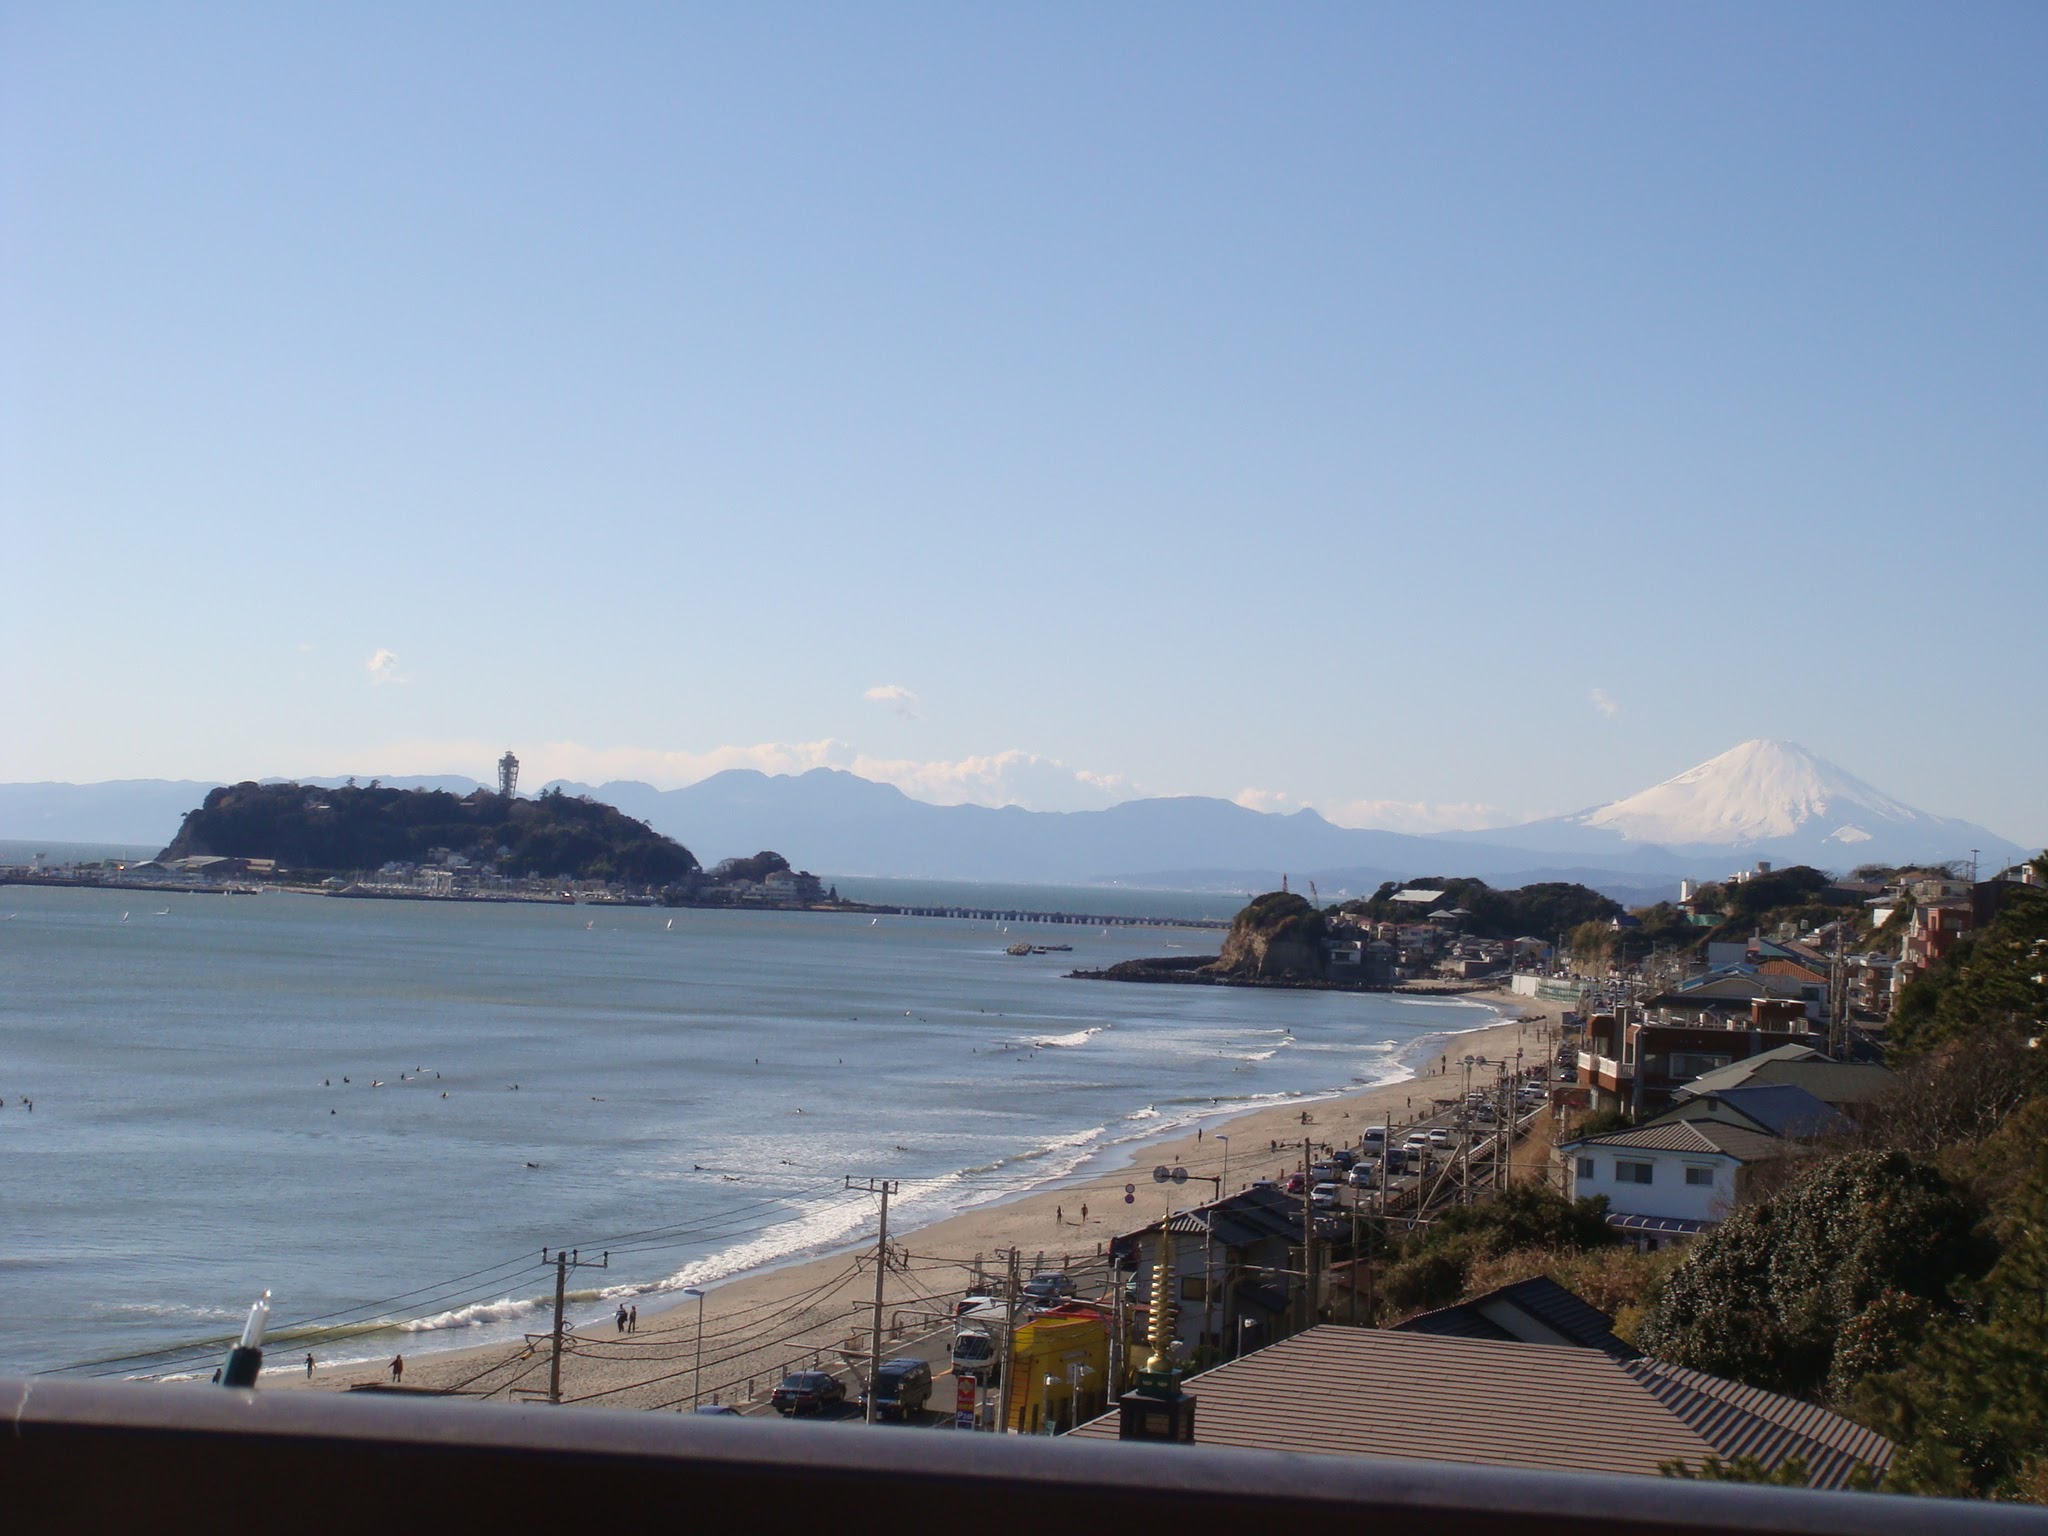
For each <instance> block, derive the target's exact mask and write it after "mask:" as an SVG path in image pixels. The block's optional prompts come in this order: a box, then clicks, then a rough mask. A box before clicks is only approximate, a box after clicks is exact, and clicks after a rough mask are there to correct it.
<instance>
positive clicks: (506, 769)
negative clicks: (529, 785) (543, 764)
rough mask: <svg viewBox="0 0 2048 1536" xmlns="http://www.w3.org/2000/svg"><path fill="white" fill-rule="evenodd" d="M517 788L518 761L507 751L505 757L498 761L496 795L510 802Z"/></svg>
mask: <svg viewBox="0 0 2048 1536" xmlns="http://www.w3.org/2000/svg"><path fill="white" fill-rule="evenodd" d="M518 788H519V759H518V758H516V757H514V756H513V755H512V753H511V751H510V749H507V751H506V753H505V755H504V756H503V757H501V758H499V759H498V793H499V794H501V795H503V796H504V797H505V798H506V799H507V800H510V799H511V798H512V796H513V793H514V792H515V791H516V790H517V789H518Z"/></svg>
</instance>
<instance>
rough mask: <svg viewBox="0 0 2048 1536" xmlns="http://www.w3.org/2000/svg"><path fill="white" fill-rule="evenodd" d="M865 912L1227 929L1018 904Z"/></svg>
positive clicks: (1222, 923) (1208, 922) (1193, 921)
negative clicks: (1028, 908) (1030, 909)
mask: <svg viewBox="0 0 2048 1536" xmlns="http://www.w3.org/2000/svg"><path fill="white" fill-rule="evenodd" d="M859 910H861V911H863V912H876V913H880V914H881V915H882V916H884V917H952V918H963V919H966V920H967V921H970V922H977V923H1069V924H1072V925H1073V926H1074V927H1076V928H1214V929H1227V928H1228V927H1229V926H1230V920H1229V919H1228V918H1221V917H1131V916H1128V915H1111V914H1091V913H1087V912H1026V911H1023V910H1021V909H1019V908H1016V907H882V906H875V905H873V904H871V903H863V904H862V905H861V907H860V909H859Z"/></svg>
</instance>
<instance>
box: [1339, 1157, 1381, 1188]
mask: <svg viewBox="0 0 2048 1536" xmlns="http://www.w3.org/2000/svg"><path fill="white" fill-rule="evenodd" d="M1347 1177H1348V1178H1349V1179H1350V1182H1351V1187H1352V1188H1353V1189H1374V1188H1377V1187H1378V1185H1379V1182H1380V1179H1379V1172H1378V1170H1376V1169H1375V1168H1374V1167H1373V1165H1372V1164H1371V1163H1354V1164H1353V1165H1352V1168H1351V1172H1350V1174H1349V1175H1347Z"/></svg>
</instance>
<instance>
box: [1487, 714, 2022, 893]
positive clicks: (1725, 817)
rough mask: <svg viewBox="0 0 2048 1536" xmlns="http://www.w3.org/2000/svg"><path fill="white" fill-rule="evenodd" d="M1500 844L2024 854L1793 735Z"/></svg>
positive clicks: (1764, 852)
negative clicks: (1878, 784) (1894, 792)
mask: <svg viewBox="0 0 2048 1536" xmlns="http://www.w3.org/2000/svg"><path fill="white" fill-rule="evenodd" d="M1486 836H1487V837H1488V838H1489V839H1490V840H1492V841H1495V842H1501V843H1519V844H1521V845H1522V846H1524V847H1529V848H1542V849H1546V850H1550V851H1555V852H1612V851H1614V850H1615V849H1617V848H1625V847H1629V846H1637V847H1657V848H1662V849H1665V850H1667V851H1669V852H1671V853H1676V854H1680V855H1686V856H1702V857H1708V856H1718V857H1719V858H1721V859H1723V860H1728V859H1731V858H1743V859H1746V858H1768V859H1772V860H1775V861H1777V862H1780V863H1799V864H1813V865H1817V866H1819V867H1821V868H1826V869H1835V870H1842V869H1847V868H1850V867H1851V866H1853V865H1857V864H1889V863H1909V862H1914V861H1918V860H1937V859H1967V858H1968V857H1969V856H1970V851H1971V850H1972V849H1976V850H1977V851H1978V854H1979V857H1980V859H1981V860H1983V861H1985V862H1987V863H1995V862H2003V861H2006V860H2011V859H2017V858H2019V857H2021V856H2022V854H2023V850H2021V849H2020V848H2019V847H2017V846H2016V845H2015V844H2013V843H2010V842H2007V841H2006V840H2005V839H2004V838H2002V837H2000V836H1999V835H1998V834H1997V833H1995V832H1990V831H1987V830H1986V829H1985V828H1983V827H1980V826H1977V825H1975V824H1974V823H1971V822H1967V821H1957V820H1954V819H1952V818H1949V817H1945V816H1932V815H1929V814H1928V813H1927V812H1925V811H1919V810H1915V809H1914V808H1913V807H1912V806H1910V805H1907V804H1905V803H1904V802H1902V801H1899V800H1894V799H1893V798H1892V797H1891V796H1890V795H1887V794H1885V793H1883V792H1882V791H1881V790H1877V789H1873V788H1872V787H1871V786H1870V785H1868V784H1866V783H1864V782H1863V781H1862V780H1861V779H1859V778H1857V777H1856V776H1855V775H1854V774H1851V773H1848V772H1846V771H1845V770H1843V769H1841V768H1838V767H1836V766H1835V765H1834V764H1833V763H1831V762H1829V761H1828V760H1827V759H1826V758H1823V757H1819V756H1816V755H1815V754H1814V753H1812V752H1809V751H1807V750H1806V748H1804V747H1802V746H1799V745H1797V744H1796V743H1793V742H1789V741H1767V740H1757V741H1745V742H1743V743H1742V744H1741V745H1740V746H1738V747H1731V748H1730V749H1729V750H1728V751H1726V752H1723V753H1722V754H1721V755H1720V756H1719V757H1715V758H1711V759H1709V760H1708V761H1706V762H1704V763H1701V764H1700V765H1699V766H1698V767H1696V768H1688V769H1687V770H1686V771H1685V772H1684V773H1681V774H1678V775H1677V776H1676V777H1673V778H1669V779H1666V780H1665V781H1664V782H1663V783H1661V784H1657V785H1653V786H1651V787H1650V788H1649V789H1645V790H1642V791H1641V792H1639V793H1637V794H1633V795H1630V796H1628V797H1627V798H1626V799H1623V800H1615V801H1610V802H1609V803H1608V804H1606V805H1600V806H1595V807H1594V808H1593V809H1591V810H1587V811H1580V812H1578V813H1576V814H1575V815H1571V816H1557V817H1552V818H1551V819H1549V820H1547V821H1536V822H1530V823H1529V824H1527V825H1526V826H1520V827H1501V828H1496V829H1495V830H1493V831H1491V832H1488V833H1487V834H1486Z"/></svg>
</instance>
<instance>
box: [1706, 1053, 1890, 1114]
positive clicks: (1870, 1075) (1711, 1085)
mask: <svg viewBox="0 0 2048 1536" xmlns="http://www.w3.org/2000/svg"><path fill="white" fill-rule="evenodd" d="M1804 1049H1805V1048H1804V1047H1801V1046H1779V1047H1778V1049H1777V1050H1774V1051H1765V1052H1764V1053H1763V1054H1762V1055H1760V1056H1752V1057H1750V1058H1749V1059H1748V1060H1747V1061H1735V1062H1730V1063H1729V1064H1728V1065H1727V1066H1725V1067H1716V1068H1715V1069H1714V1070H1713V1071H1711V1072H1702V1073H1701V1074H1700V1075H1699V1076H1698V1077H1696V1078H1694V1079H1693V1080H1692V1081H1691V1082H1688V1083H1682V1084H1680V1085H1679V1087H1678V1088H1677V1090H1676V1092H1677V1094H1678V1096H1679V1097H1680V1098H1697V1097H1699V1096H1700V1095H1702V1094H1708V1093H1723V1094H1725V1093H1726V1092H1728V1090H1729V1089H1731V1088H1745V1087H1749V1086H1751V1085H1752V1084H1761V1083H1790V1084H1793V1085H1794V1086H1796V1087H1800V1088H1804V1089H1805V1090H1806V1091H1807V1092H1808V1093H1810V1094H1812V1095H1813V1096H1814V1097H1815V1098H1817V1099H1819V1100H1820V1101H1821V1102H1822V1103H1824V1104H1833V1105H1841V1104H1869V1103H1873V1102H1875V1101H1876V1100H1878V1099H1881V1098H1883V1097H1884V1096H1885V1095H1886V1094H1887V1093H1889V1092H1891V1090H1892V1088H1893V1086H1894V1085H1895V1084H1896V1083H1897V1082H1898V1077H1897V1075H1896V1074H1895V1073H1893V1072H1892V1071H1891V1070H1890V1069H1889V1068H1886V1067H1880V1066H1878V1065H1876V1064H1875V1063H1874V1062H1861V1061H1830V1060H1828V1059H1827V1058H1826V1057H1825V1056H1822V1055H1820V1054H1818V1053H1817V1052H1816V1053H1812V1054H1810V1055H1805V1056H1798V1055H1790V1054H1786V1053H1788V1052H1792V1051H1800V1050H1804Z"/></svg>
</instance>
